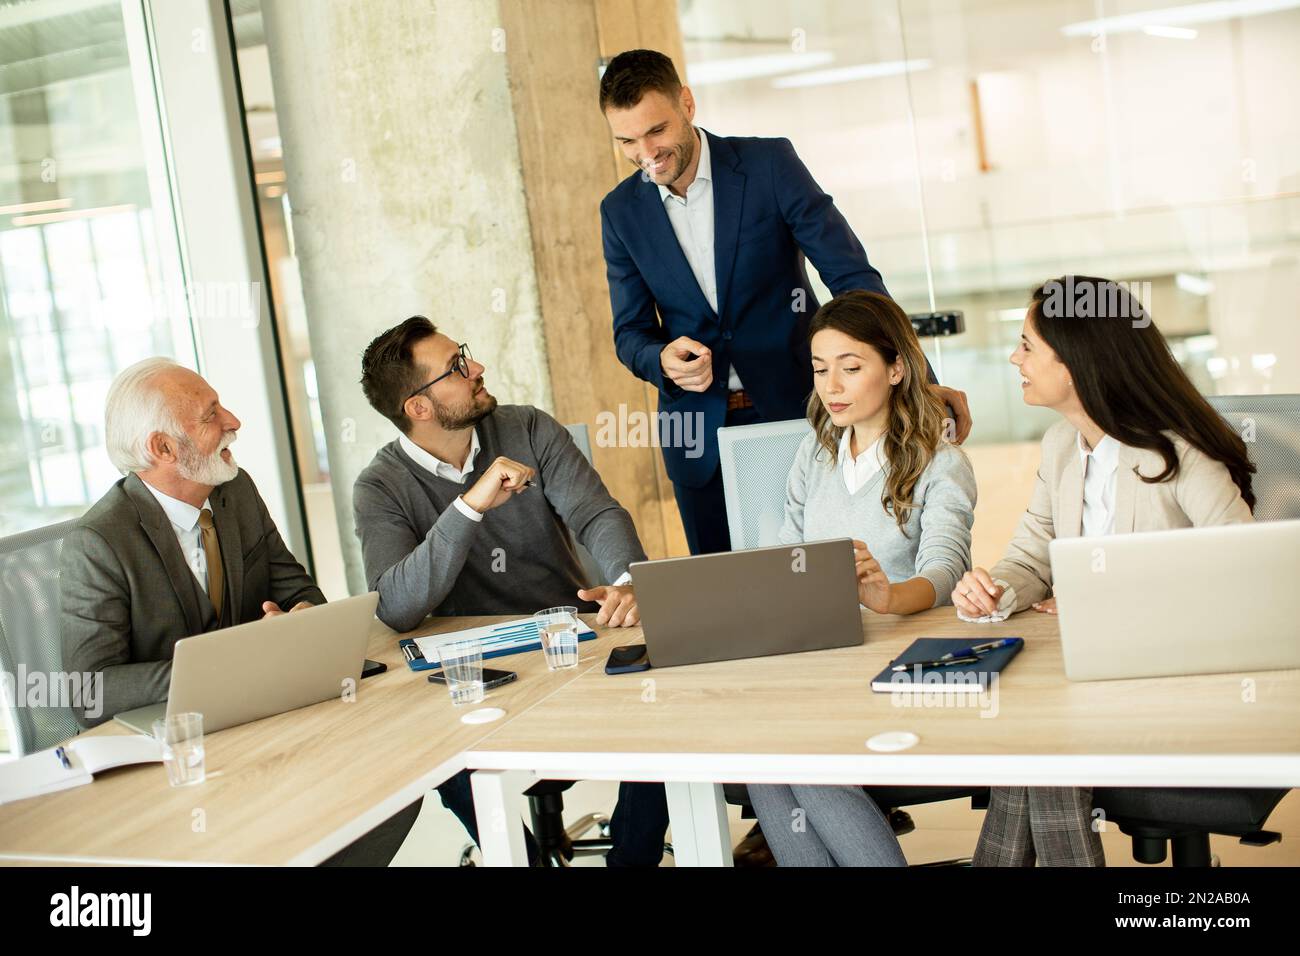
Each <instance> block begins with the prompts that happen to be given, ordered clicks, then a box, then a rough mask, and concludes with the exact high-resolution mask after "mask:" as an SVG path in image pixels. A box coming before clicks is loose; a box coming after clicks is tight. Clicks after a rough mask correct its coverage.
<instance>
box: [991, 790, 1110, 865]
mask: <svg viewBox="0 0 1300 956" xmlns="http://www.w3.org/2000/svg"><path fill="white" fill-rule="evenodd" d="M1035 860H1037V862H1039V863H1041V864H1042V865H1043V866H1105V865H1106V856H1105V854H1104V853H1103V852H1102V848H1101V837H1099V836H1098V835H1097V833H1096V831H1094V830H1093V828H1092V789H1091V788H1080V787H994V788H993V789H992V791H991V793H990V796H989V808H988V812H987V813H986V814H985V816H984V826H983V827H982V828H981V829H980V838H979V843H978V844H977V845H976V847H975V856H974V858H973V860H972V863H973V865H974V866H1033V865H1034V862H1035Z"/></svg>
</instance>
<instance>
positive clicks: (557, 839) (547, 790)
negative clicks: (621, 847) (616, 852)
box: [524, 780, 614, 867]
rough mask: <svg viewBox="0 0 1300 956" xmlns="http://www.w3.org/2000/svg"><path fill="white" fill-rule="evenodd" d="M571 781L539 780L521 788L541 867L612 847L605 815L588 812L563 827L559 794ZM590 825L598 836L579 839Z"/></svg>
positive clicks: (604, 851) (593, 854)
mask: <svg viewBox="0 0 1300 956" xmlns="http://www.w3.org/2000/svg"><path fill="white" fill-rule="evenodd" d="M574 782H575V781H573V780H543V781H541V782H540V783H537V784H534V785H533V786H531V787H529V788H528V789H527V790H525V791H524V796H526V797H527V798H528V813H529V815H530V816H531V817H532V821H533V837H534V838H535V839H536V840H537V850H538V862H539V863H540V865H541V866H548V867H549V866H557V867H558V866H568V865H569V864H570V862H572V860H573V858H574V857H576V856H597V855H600V856H603V855H604V854H606V853H608V852H609V851H610V850H611V849H613V847H614V843H613V841H612V840H611V839H610V833H609V817H606V816H602V815H600V814H597V813H589V814H587V815H586V816H584V817H581V818H580V819H578V820H575V821H574V822H573V823H571V824H569V826H567V827H566V826H565V825H564V796H563V794H564V791H566V790H568V789H569V788H570V787H572V786H573V784H574ZM592 828H598V829H599V832H600V836H599V837H596V838H593V839H581V837H582V834H584V833H586V832H587V831H588V830H591V829H592Z"/></svg>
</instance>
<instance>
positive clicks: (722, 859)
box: [664, 783, 732, 866]
mask: <svg viewBox="0 0 1300 956" xmlns="http://www.w3.org/2000/svg"><path fill="white" fill-rule="evenodd" d="M664 788H665V789H666V790H667V792H668V819H669V821H670V823H671V824H672V830H673V833H672V842H673V862H674V864H675V865H677V866H731V865H732V862H731V826H730V824H728V822H727V804H726V802H725V801H724V800H723V799H722V784H720V783H665V784H664Z"/></svg>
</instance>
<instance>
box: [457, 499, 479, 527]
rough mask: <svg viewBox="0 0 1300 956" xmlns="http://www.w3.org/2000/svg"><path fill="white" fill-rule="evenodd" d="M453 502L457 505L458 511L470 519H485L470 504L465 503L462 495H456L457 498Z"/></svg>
mask: <svg viewBox="0 0 1300 956" xmlns="http://www.w3.org/2000/svg"><path fill="white" fill-rule="evenodd" d="M452 504H454V505H455V506H456V510H457V511H459V512H460V513H461V514H463V515H464V516H465V517H466V518H468V519H469V520H470V521H482V520H483V516H482V515H481V514H479V513H478V512H477V511H475V510H474V509H473V508H471V507H470V506H469V505H467V504H465V499H464V498H462V497H461V496H460V495H457V496H456V500H455V501H453V502H452Z"/></svg>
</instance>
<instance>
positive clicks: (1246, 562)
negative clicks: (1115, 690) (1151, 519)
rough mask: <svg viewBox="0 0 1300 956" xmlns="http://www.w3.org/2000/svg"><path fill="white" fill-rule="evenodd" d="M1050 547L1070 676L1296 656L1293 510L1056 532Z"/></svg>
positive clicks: (1249, 665) (1190, 669)
mask: <svg viewBox="0 0 1300 956" xmlns="http://www.w3.org/2000/svg"><path fill="white" fill-rule="evenodd" d="M1051 558H1052V582H1053V588H1054V590H1055V593H1056V605H1057V613H1058V614H1059V615H1060V622H1061V649H1062V651H1063V652H1064V654H1065V676H1066V677H1068V678H1070V680H1108V679H1111V678H1123V677H1167V676H1170V675H1174V674H1221V673H1228V672H1232V671H1260V670H1278V669H1281V668H1288V667H1300V624H1297V623H1296V613H1295V595H1296V591H1297V586H1298V585H1300V521H1262V522H1259V523H1258V524H1239V525H1226V526H1223V527H1216V528H1183V529H1178V530H1173V531H1147V532H1140V533H1138V534H1117V535H1111V536H1108V537H1104V538H1064V539H1057V540H1055V541H1053V542H1052V544H1051Z"/></svg>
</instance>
